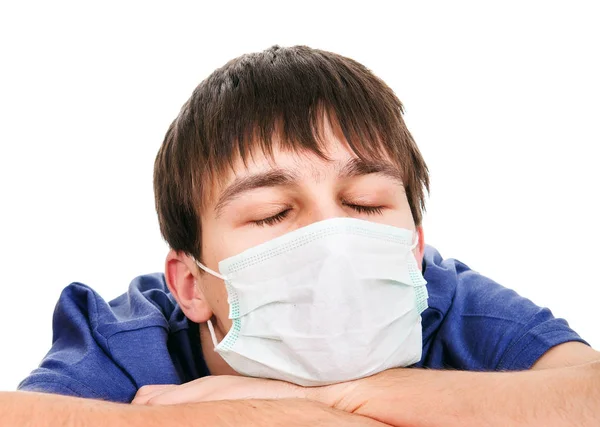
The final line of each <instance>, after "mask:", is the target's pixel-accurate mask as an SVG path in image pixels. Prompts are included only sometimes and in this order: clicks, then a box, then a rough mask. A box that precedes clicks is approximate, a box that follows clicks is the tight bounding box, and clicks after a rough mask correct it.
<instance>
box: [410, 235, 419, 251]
mask: <svg viewBox="0 0 600 427" xmlns="http://www.w3.org/2000/svg"><path fill="white" fill-rule="evenodd" d="M415 233H416V235H417V238H416V239H415V243H413V244H412V246H411V247H410V250H411V251H412V250H413V249H414V248H416V247H417V246H418V245H419V233H417V232H415Z"/></svg>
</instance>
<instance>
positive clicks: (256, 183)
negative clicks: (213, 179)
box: [215, 169, 298, 217]
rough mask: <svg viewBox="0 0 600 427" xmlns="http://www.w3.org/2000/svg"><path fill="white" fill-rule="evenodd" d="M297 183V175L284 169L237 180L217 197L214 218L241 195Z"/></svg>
mask: <svg viewBox="0 0 600 427" xmlns="http://www.w3.org/2000/svg"><path fill="white" fill-rule="evenodd" d="M297 181H298V175H297V173H295V172H292V171H289V170H284V169H274V170H270V171H268V172H262V173H258V174H255V175H249V176H245V177H243V178H237V179H236V180H235V181H233V183H232V184H231V185H230V186H229V187H227V188H226V189H225V191H223V193H222V194H221V195H220V196H219V201H218V202H217V204H216V205H215V212H216V216H217V217H219V216H220V215H221V212H222V211H223V208H224V207H225V206H226V205H227V204H229V203H230V202H231V201H232V200H233V199H235V198H236V197H238V196H239V195H240V194H242V193H245V192H247V191H251V190H255V189H257V188H268V187H281V186H289V185H292V184H294V183H295V182H297Z"/></svg>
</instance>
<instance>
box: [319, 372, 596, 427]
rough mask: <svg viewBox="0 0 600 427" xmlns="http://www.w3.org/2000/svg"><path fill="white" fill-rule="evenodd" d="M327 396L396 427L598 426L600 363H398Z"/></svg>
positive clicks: (338, 405) (334, 402)
mask: <svg viewBox="0 0 600 427" xmlns="http://www.w3.org/2000/svg"><path fill="white" fill-rule="evenodd" d="M337 391H339V389H338V390H336V389H335V388H331V389H329V391H325V392H324V394H323V395H321V396H320V398H321V399H323V400H325V401H327V403H329V404H330V405H332V406H333V407H335V408H338V409H343V410H346V411H348V412H351V413H354V414H360V415H363V416H367V417H370V418H372V419H375V420H378V421H381V422H384V423H386V424H390V425H394V426H398V427H401V426H411V427H432V426H445V427H452V426H461V427H469V426H477V427H479V426H481V425H486V426H507V425H510V426H540V425H543V426H546V427H553V426H557V427H558V426H561V427H563V426H578V427H587V426H597V425H598V422H599V421H598V420H600V405H599V404H598V402H600V362H593V363H589V364H586V365H580V366H575V367H569V368H561V369H549V370H544V371H525V372H512V373H508V372H506V373H479V372H460V371H433V370H418V369H395V370H390V371H386V372H383V373H381V374H378V375H375V376H373V377H370V378H366V379H363V380H359V381H356V382H354V383H350V384H348V386H347V387H346V388H345V389H344V394H343V395H342V396H340V395H339V393H337Z"/></svg>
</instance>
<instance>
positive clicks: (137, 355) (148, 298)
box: [19, 274, 193, 402]
mask: <svg viewBox="0 0 600 427" xmlns="http://www.w3.org/2000/svg"><path fill="white" fill-rule="evenodd" d="M188 329H189V324H188V321H187V319H186V318H185V316H184V315H183V313H182V312H181V310H180V309H179V308H178V306H177V304H176V303H175V301H174V299H173V297H172V295H171V294H170V293H169V291H168V288H167V286H166V284H165V281H164V276H163V275H162V274H149V275H144V276H139V277H136V278H135V279H134V280H133V281H132V282H131V284H130V285H129V289H128V291H127V292H126V293H125V294H123V295H121V296H119V297H117V298H115V299H113V300H111V301H108V302H107V301H106V300H105V299H104V298H102V297H101V296H100V295H99V294H98V292H96V291H95V290H93V289H92V288H90V287H89V286H87V285H85V284H82V283H71V284H70V285H68V286H67V287H66V288H65V289H64V290H63V291H62V293H61V295H60V298H59V300H58V303H57V305H56V309H55V312H54V318H53V343H52V347H51V349H50V351H49V352H48V354H47V355H46V356H45V357H44V359H43V360H42V363H41V364H40V366H39V368H37V369H36V370H34V371H33V372H32V373H31V375H30V376H29V377H27V378H26V379H25V380H24V381H23V382H22V383H21V385H20V386H19V388H20V389H22V390H32V391H46V392H50V393H52V392H56V393H62V394H72V395H76V396H80V397H96V398H101V399H106V400H111V401H122V402H126V401H128V400H130V398H131V397H132V396H133V394H135V391H136V390H137V388H138V387H140V386H141V385H144V384H150V383H152V384H159V383H180V382H181V381H182V377H187V376H189V375H190V374H189V373H186V372H183V371H189V370H190V369H192V368H193V364H192V363H191V362H188V359H190V355H191V349H190V348H191V347H192V344H191V343H190V339H189V335H188ZM173 341H176V342H177V345H172V344H174V343H173ZM169 343H171V345H170V344H169ZM182 348H184V349H185V348H187V349H188V351H187V353H186V354H183V353H182V351H180V349H182ZM186 362H187V364H186ZM148 366H152V367H153V369H148ZM182 366H183V367H185V366H188V368H187V369H183V368H182ZM67 391H69V392H68V393H67Z"/></svg>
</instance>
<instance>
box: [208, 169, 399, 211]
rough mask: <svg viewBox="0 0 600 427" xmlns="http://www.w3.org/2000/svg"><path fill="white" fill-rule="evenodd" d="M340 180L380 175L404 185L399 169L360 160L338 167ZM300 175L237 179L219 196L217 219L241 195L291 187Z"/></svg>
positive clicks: (274, 173)
mask: <svg viewBox="0 0 600 427" xmlns="http://www.w3.org/2000/svg"><path fill="white" fill-rule="evenodd" d="M336 170H337V172H338V176H339V178H355V177H358V176H364V175H371V174H379V175H383V176H385V177H387V178H390V179H392V180H394V181H396V182H397V183H399V184H400V185H402V174H401V172H400V170H398V168H397V167H395V166H393V165H392V164H390V163H386V162H376V161H366V160H361V159H358V158H354V159H350V160H349V161H348V162H346V163H344V164H341V165H340V164H338V165H337V167H336ZM299 179H300V177H299V174H298V173H297V172H295V171H292V170H287V169H273V170H270V171H267V172H262V173H257V174H254V175H249V176H245V177H242V178H237V179H235V180H234V181H233V183H232V184H231V185H229V186H228V187H227V188H226V189H225V191H223V193H222V194H221V195H220V196H219V200H218V201H217V204H216V205H215V213H216V217H219V216H220V215H221V213H222V212H223V209H224V208H225V206H227V205H228V204H229V203H231V201H233V199H235V198H236V197H239V196H240V194H242V193H245V192H248V191H251V190H255V189H258V188H269V187H284V186H291V185H294V184H296V183H297V182H298V180H299Z"/></svg>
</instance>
